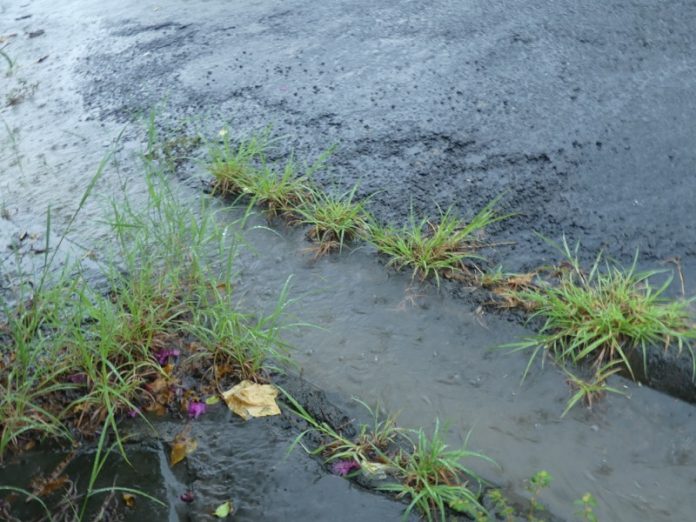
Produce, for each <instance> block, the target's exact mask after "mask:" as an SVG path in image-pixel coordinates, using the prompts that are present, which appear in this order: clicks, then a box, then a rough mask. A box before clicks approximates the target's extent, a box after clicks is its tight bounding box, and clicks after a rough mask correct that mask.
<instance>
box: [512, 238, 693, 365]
mask: <svg viewBox="0 0 696 522" xmlns="http://www.w3.org/2000/svg"><path fill="white" fill-rule="evenodd" d="M560 248H561V250H562V251H563V253H564V255H565V257H566V261H565V263H564V266H563V268H562V270H561V274H560V279H559V281H558V284H556V285H551V284H548V283H547V284H544V285H540V286H538V287H535V288H531V289H523V290H521V291H520V292H517V294H516V295H517V297H518V298H519V299H521V300H523V301H526V302H529V303H531V304H532V306H533V308H534V310H535V311H534V313H533V315H532V316H531V317H532V318H535V317H540V318H543V319H544V320H545V322H544V325H543V326H542V328H541V330H540V331H539V334H538V335H536V336H534V337H531V338H528V339H525V340H523V341H521V342H519V343H513V344H510V345H507V347H508V348H512V349H513V350H514V351H517V350H527V349H531V350H532V355H531V357H530V359H529V363H528V364H527V368H526V369H525V372H524V376H526V375H527V373H528V371H529V369H530V367H531V364H532V362H533V361H534V359H535V357H536V356H537V355H538V353H539V352H540V351H541V350H545V351H547V352H550V353H551V354H553V355H554V357H555V359H556V360H557V361H559V362H561V363H566V362H571V363H573V364H578V363H581V362H585V361H588V362H589V363H590V364H591V365H593V366H594V367H595V368H602V367H606V365H607V363H610V362H612V361H615V360H619V361H621V363H622V368H623V369H625V370H626V371H628V372H629V373H630V374H631V375H632V376H633V375H634V369H633V368H632V367H631V364H630V362H629V353H630V351H632V350H641V351H642V356H643V364H644V368H643V370H644V372H645V373H647V350H648V347H649V346H652V345H658V346H659V345H662V346H664V347H665V349H667V348H669V347H670V346H673V345H676V348H677V350H678V351H679V352H680V353H681V351H682V350H683V349H685V348H686V349H688V350H689V351H690V353H691V356H692V360H693V361H694V371H695V372H696V359H695V358H694V352H693V349H692V343H693V341H694V339H696V328H695V327H694V325H693V323H692V322H691V318H690V316H689V311H688V307H689V303H690V302H692V301H693V299H692V300H688V301H687V300H676V301H670V300H668V299H666V298H665V297H663V294H664V292H665V290H666V289H667V288H668V286H669V284H670V282H671V278H668V279H667V280H666V281H665V282H664V283H663V284H662V286H660V287H659V288H654V287H652V286H651V284H650V282H649V280H650V279H651V278H652V277H653V276H655V275H656V274H658V271H649V272H637V271H636V260H634V262H633V264H632V265H631V267H629V268H628V269H623V268H621V267H619V266H617V265H615V264H611V263H609V262H606V263H605V264H604V265H605V270H601V266H602V262H601V261H602V255H601V254H600V255H598V256H597V259H596V260H595V262H594V264H593V265H592V267H591V269H590V271H589V273H585V272H584V271H583V270H582V268H581V267H580V263H579V261H578V258H577V252H578V248H579V244H578V245H576V246H575V249H574V250H571V249H570V247H569V246H568V243H567V242H566V240H565V238H563V243H562V246H561V247H560ZM523 378H524V377H523Z"/></svg>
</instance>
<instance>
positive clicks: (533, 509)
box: [527, 470, 553, 522]
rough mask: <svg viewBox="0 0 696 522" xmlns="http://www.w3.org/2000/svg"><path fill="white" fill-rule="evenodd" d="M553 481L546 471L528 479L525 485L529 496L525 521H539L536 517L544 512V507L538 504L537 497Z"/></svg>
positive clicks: (538, 472)
mask: <svg viewBox="0 0 696 522" xmlns="http://www.w3.org/2000/svg"><path fill="white" fill-rule="evenodd" d="M552 481H553V477H552V476H551V474H550V473H549V472H548V471H544V470H541V471H537V472H536V473H535V474H534V475H532V477H531V478H530V479H529V482H528V484H527V491H529V493H530V494H531V498H530V499H529V511H528V512H527V520H529V522H538V521H539V520H540V519H539V518H538V517H537V515H538V514H539V513H541V512H543V511H545V510H546V507H545V506H544V505H543V504H542V503H541V502H539V495H540V494H541V492H542V491H543V490H544V489H546V488H548V487H549V486H550V485H551V482H552Z"/></svg>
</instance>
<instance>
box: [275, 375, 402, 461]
mask: <svg viewBox="0 0 696 522" xmlns="http://www.w3.org/2000/svg"><path fill="white" fill-rule="evenodd" d="M280 390H281V391H282V392H283V395H284V396H285V398H286V399H287V401H288V402H289V403H290V406H291V407H292V409H293V411H294V412H295V413H296V414H297V415H298V416H299V417H300V418H302V419H303V420H304V421H305V422H306V423H307V424H308V425H309V426H310V427H309V428H308V429H307V430H305V431H303V432H302V433H300V434H299V435H298V436H297V437H296V438H295V440H294V441H293V443H292V445H291V446H290V448H289V449H288V452H291V451H292V450H293V449H294V448H295V446H297V445H298V444H299V445H301V446H302V447H303V448H304V449H305V451H307V453H309V454H311V455H317V456H321V457H323V458H324V461H325V462H327V463H329V462H334V461H347V462H353V463H355V464H356V468H367V469H370V465H371V464H378V465H383V464H384V459H383V458H382V456H381V453H382V452H386V451H387V450H388V449H389V447H390V446H391V445H392V444H395V443H397V441H398V438H399V436H400V434H401V432H402V430H401V429H399V428H398V427H397V426H396V419H395V417H393V416H388V417H386V418H383V416H382V414H381V411H380V409H379V408H375V409H372V408H370V407H369V406H368V405H367V404H365V403H364V402H362V401H360V400H358V399H355V400H356V402H358V403H359V404H361V405H362V406H363V407H364V408H365V409H366V410H367V411H368V412H369V413H370V416H371V417H372V423H371V424H361V425H360V427H359V429H358V434H357V436H355V437H348V436H344V435H342V434H341V433H339V432H338V431H337V430H335V429H334V428H333V427H332V426H330V425H329V424H328V423H326V422H320V421H318V420H316V419H315V418H314V417H312V415H311V414H310V413H309V412H308V411H307V410H306V409H305V408H304V407H303V406H302V405H301V404H300V403H299V402H297V400H296V399H295V398H294V397H293V396H292V395H290V394H289V393H288V392H286V391H285V390H283V389H282V388H280ZM312 432H314V433H317V434H318V435H319V436H320V437H321V439H322V442H321V443H320V444H319V445H318V446H317V448H316V449H314V450H310V449H308V448H307V447H306V446H304V444H303V439H304V438H305V437H306V436H307V435H308V434H310V433H312Z"/></svg>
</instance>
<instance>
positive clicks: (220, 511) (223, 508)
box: [213, 500, 234, 518]
mask: <svg viewBox="0 0 696 522" xmlns="http://www.w3.org/2000/svg"><path fill="white" fill-rule="evenodd" d="M232 511H234V508H233V506H232V502H230V501H229V500H228V501H227V502H223V503H222V504H220V505H219V506H218V507H217V509H216V510H215V511H214V512H213V515H214V516H216V517H218V518H227V517H228V516H230V514H231V513H232Z"/></svg>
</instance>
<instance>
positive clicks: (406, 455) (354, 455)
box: [283, 392, 494, 521]
mask: <svg viewBox="0 0 696 522" xmlns="http://www.w3.org/2000/svg"><path fill="white" fill-rule="evenodd" d="M283 393H284V394H285V397H286V399H287V401H288V402H289V404H290V405H291V407H292V408H293V410H294V412H295V413H296V414H297V415H298V416H299V417H300V418H302V419H303V420H304V421H305V422H306V423H307V425H308V429H307V430H305V431H304V432H302V433H301V434H300V435H299V436H298V437H297V438H296V440H295V442H294V443H293V445H292V446H291V448H290V450H292V448H293V447H295V446H296V445H298V444H302V445H303V447H304V448H305V450H306V451H307V452H308V453H310V454H312V455H316V456H320V457H321V458H322V459H323V460H324V462H325V463H327V464H330V465H331V469H332V471H333V472H334V473H336V474H338V475H344V476H345V475H348V476H356V475H359V474H361V475H362V476H363V477H364V478H365V479H367V480H368V481H370V482H371V484H372V486H373V487H375V488H377V489H379V490H382V491H386V492H389V493H391V494H394V495H395V496H396V498H404V499H406V500H407V502H408V505H407V507H406V509H405V511H404V519H406V518H408V516H409V515H410V514H411V513H412V512H413V511H414V510H415V511H417V512H418V513H420V514H421V515H422V516H423V517H424V518H426V519H427V520H429V521H432V520H435V519H439V520H442V521H444V520H446V519H447V516H448V513H449V512H450V511H454V512H458V513H465V514H468V515H470V516H478V517H479V519H481V520H485V519H486V518H482V517H486V516H487V510H486V509H485V508H484V507H483V505H482V504H481V498H482V493H483V481H482V480H481V479H480V478H479V477H478V476H477V475H476V473H474V471H473V470H471V469H470V468H468V467H467V466H465V464H464V462H465V461H468V460H470V459H472V458H474V459H481V460H484V461H487V462H489V463H493V464H494V462H493V461H492V460H491V459H490V458H488V457H486V456H485V455H481V454H479V453H475V452H472V451H469V450H467V449H466V448H465V447H463V448H460V449H450V448H449V447H448V446H447V444H446V443H445V442H444V439H443V437H442V434H441V431H440V424H439V422H436V425H435V429H434V431H433V433H432V434H431V435H430V436H428V435H427V434H426V433H425V431H424V430H423V429H418V430H404V429H401V428H399V427H397V425H396V421H395V418H394V417H393V416H387V417H383V416H382V415H381V414H380V412H379V410H373V409H371V408H369V407H368V406H367V405H366V404H365V403H362V402H361V401H359V402H360V404H362V405H363V406H364V407H365V408H366V409H367V411H368V412H369V413H370V416H371V417H372V422H371V423H370V424H361V425H360V426H359V427H358V433H357V434H356V435H354V436H352V437H349V436H347V435H344V434H343V433H340V432H339V431H337V430H336V429H334V428H333V427H332V426H330V425H329V424H328V423H326V422H320V421H318V420H316V419H314V418H313V417H312V415H311V414H310V413H309V412H307V410H306V409H305V408H303V407H302V405H300V404H299V403H298V402H297V401H296V400H295V399H294V398H293V397H292V396H290V395H289V394H288V393H287V392H283ZM309 434H314V435H316V436H318V442H317V443H316V448H315V449H308V448H307V447H306V446H305V445H304V443H303V442H302V441H303V439H304V438H305V437H307V436H308V435H309ZM472 483H474V484H476V487H474V488H472V487H471V484H472Z"/></svg>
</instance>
